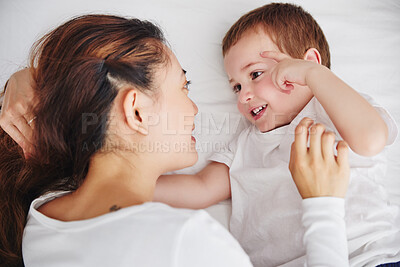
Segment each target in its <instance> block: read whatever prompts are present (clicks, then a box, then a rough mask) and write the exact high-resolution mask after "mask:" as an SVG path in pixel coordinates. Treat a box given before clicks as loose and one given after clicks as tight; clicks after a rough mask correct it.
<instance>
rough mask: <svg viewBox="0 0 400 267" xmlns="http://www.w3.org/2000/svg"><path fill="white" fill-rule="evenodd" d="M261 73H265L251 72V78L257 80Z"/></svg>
mask: <svg viewBox="0 0 400 267" xmlns="http://www.w3.org/2000/svg"><path fill="white" fill-rule="evenodd" d="M261 74H263V72H262V71H255V72H252V73H250V76H251V79H252V80H255V79H257V78H258V76H260V75H261Z"/></svg>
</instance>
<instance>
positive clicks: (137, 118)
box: [123, 89, 149, 135]
mask: <svg viewBox="0 0 400 267" xmlns="http://www.w3.org/2000/svg"><path fill="white" fill-rule="evenodd" d="M143 97H144V96H143V94H142V93H140V92H139V91H137V90H135V89H130V90H128V92H127V93H126V94H125V96H124V100H123V111H124V116H125V118H126V122H127V125H128V127H129V128H131V129H132V130H134V131H137V132H138V133H141V134H143V135H148V133H149V132H148V130H147V128H146V127H145V126H144V123H143V118H142V114H141V106H140V103H141V100H142V99H141V98H143ZM142 102H145V101H144V99H143V100H142Z"/></svg>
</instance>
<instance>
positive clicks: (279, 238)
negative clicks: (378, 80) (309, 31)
mask: <svg viewBox="0 0 400 267" xmlns="http://www.w3.org/2000/svg"><path fill="white" fill-rule="evenodd" d="M365 97H366V98H367V100H368V101H370V103H371V104H372V105H373V106H374V107H375V108H376V109H377V110H378V112H379V113H380V114H381V116H382V117H383V119H384V120H385V122H386V123H387V125H388V129H389V139H388V144H391V143H393V142H394V140H395V138H396V136H397V126H396V124H395V123H394V121H393V119H392V118H391V117H390V115H389V114H388V113H387V111H386V110H385V109H383V108H381V107H379V106H377V105H376V104H375V103H373V102H372V100H371V99H370V98H368V97H367V96H365ZM304 117H310V118H312V119H313V120H314V121H315V122H320V123H323V124H324V125H326V126H327V129H328V130H330V131H334V132H335V134H336V137H337V140H339V139H341V137H340V135H339V133H338V131H337V130H336V129H335V127H334V125H333V123H332V122H331V120H330V119H329V117H328V115H327V114H326V112H325V111H324V109H323V107H322V106H321V105H320V103H319V102H318V101H317V100H316V99H315V98H313V99H312V100H311V101H310V102H309V103H308V104H307V105H306V107H305V108H304V109H303V110H302V111H301V112H300V114H299V115H298V116H297V117H296V118H295V119H294V120H293V121H292V122H291V123H290V124H289V125H287V126H285V127H280V128H278V129H275V130H273V131H270V132H266V133H260V131H258V129H257V128H256V127H255V126H254V125H251V126H250V127H248V128H247V129H245V130H243V131H242V132H241V133H240V134H239V136H238V138H237V139H236V140H234V141H232V142H231V143H230V144H229V148H228V149H226V150H225V151H222V152H221V153H216V154H214V155H212V156H211V158H210V160H212V161H216V162H221V163H224V164H226V165H227V166H228V167H230V171H229V172H230V179H231V193H232V194H231V195H232V216H231V219H230V231H231V233H232V234H233V236H234V237H236V239H237V240H238V241H239V243H240V244H241V245H242V247H243V248H244V250H245V251H246V252H247V253H248V254H249V256H250V258H251V260H252V262H253V264H254V265H255V266H259V267H265V266H279V265H284V266H301V265H302V264H304V262H305V255H306V250H305V247H304V246H303V245H302V237H303V234H304V229H303V228H302V224H301V216H302V211H301V198H300V196H299V193H298V191H297V189H296V186H295V184H294V182H293V180H292V177H291V175H290V172H289V169H288V163H289V159H290V147H291V144H292V142H293V141H294V130H295V127H296V126H297V125H298V123H299V122H300V120H301V119H302V118H304ZM384 154H385V153H384V152H382V153H380V154H379V155H377V156H374V157H362V156H358V155H357V154H355V153H353V152H350V155H349V161H350V166H351V178H350V184H349V189H348V192H347V197H346V205H345V207H346V209H345V213H346V217H345V221H346V228H347V238H348V249H349V260H350V265H351V266H364V265H367V266H376V265H378V264H380V263H383V262H395V261H399V260H400V216H398V213H399V207H398V206H391V205H390V204H388V201H387V195H386V192H385V190H384V189H383V187H382V186H381V185H380V183H379V181H380V179H385V170H386V158H385V156H384ZM270 244H274V246H270Z"/></svg>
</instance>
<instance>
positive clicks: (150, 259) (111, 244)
mask: <svg viewBox="0 0 400 267" xmlns="http://www.w3.org/2000/svg"><path fill="white" fill-rule="evenodd" d="M62 194H64V193H57V194H50V195H46V196H44V197H40V198H38V199H36V200H34V201H33V202H32V204H31V207H30V210H29V214H28V222H27V225H26V227H25V231H24V236H23V243H22V253H23V258H24V263H25V266H27V267H36V266H37V267H50V266H52V267H62V266H65V267H70V266H85V267H88V266H89V267H90V266H93V267H101V266H122V267H123V266H136V267H141V266H143V267H161V266H163V267H169V266H182V267H183V266H185V267H187V266H191V267H196V266H199V267H200V266H201V267H204V266H207V267H213V266H215V267H217V266H218V267H224V266H227V267H235V266H238V267H246V266H252V265H251V263H250V260H249V257H248V256H247V255H246V254H245V253H244V251H243V249H242V248H241V247H240V245H239V244H238V242H237V241H236V240H235V239H234V238H233V237H232V236H231V235H230V234H229V232H228V231H227V230H226V229H225V228H224V227H222V226H221V225H220V224H219V223H217V222H216V221H215V220H213V219H212V218H211V217H210V216H209V215H208V214H207V213H206V212H205V211H202V210H200V211H194V210H186V209H175V208H171V207H169V206H167V205H164V204H161V203H145V204H142V205H137V206H132V207H128V208H123V209H121V210H118V211H115V212H112V213H108V214H105V215H102V216H98V217H95V218H92V219H88V220H81V221H71V222H63V221H58V220H55V219H51V218H49V217H47V216H45V215H43V214H42V213H40V212H39V211H37V208H38V207H40V206H41V205H42V204H44V203H46V202H47V201H49V200H51V199H53V198H54V197H57V196H60V195H62ZM303 207H304V219H303V222H304V226H305V227H306V229H307V231H306V233H305V236H304V241H305V242H306V246H307V248H309V249H310V251H309V252H310V253H309V255H308V258H307V260H308V262H309V266H318V264H321V260H319V259H320V257H321V256H322V258H323V259H324V260H323V261H322V263H323V264H324V263H329V264H324V266H347V249H346V238H345V234H344V233H345V224H344V220H343V216H344V200H343V199H340V198H313V199H307V200H305V201H304V202H303ZM322 207H323V208H322ZM321 237H324V238H321ZM273 246H275V244H270V247H273ZM343 248H344V250H343ZM289 253H290V252H289Z"/></svg>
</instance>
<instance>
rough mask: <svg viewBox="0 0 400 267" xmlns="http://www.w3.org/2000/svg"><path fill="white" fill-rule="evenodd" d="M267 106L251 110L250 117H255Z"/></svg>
mask: <svg viewBox="0 0 400 267" xmlns="http://www.w3.org/2000/svg"><path fill="white" fill-rule="evenodd" d="M267 106H268V105H267V104H265V105H262V106H259V107H257V108H254V109H252V110H251V112H250V113H251V115H252V116H253V117H255V116H257V115H259V114H260V113H261V112H262V111H263V110H264V109H265V108H266V107H267Z"/></svg>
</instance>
